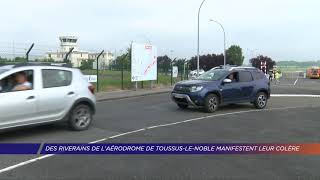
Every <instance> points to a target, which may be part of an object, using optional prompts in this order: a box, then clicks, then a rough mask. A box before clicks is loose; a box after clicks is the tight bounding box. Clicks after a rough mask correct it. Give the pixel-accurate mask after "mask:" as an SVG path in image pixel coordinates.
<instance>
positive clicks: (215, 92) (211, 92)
mask: <svg viewBox="0 0 320 180" xmlns="http://www.w3.org/2000/svg"><path fill="white" fill-rule="evenodd" d="M209 94H215V95H217V96H218V98H219V104H221V103H222V95H221V93H220V92H219V91H217V90H214V91H209V92H207V93H206V95H205V97H207V96H208V95H209Z"/></svg>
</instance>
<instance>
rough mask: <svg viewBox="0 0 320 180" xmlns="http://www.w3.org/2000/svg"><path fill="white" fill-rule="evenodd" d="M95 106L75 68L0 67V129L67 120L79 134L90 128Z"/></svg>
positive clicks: (91, 88)
mask: <svg viewBox="0 0 320 180" xmlns="http://www.w3.org/2000/svg"><path fill="white" fill-rule="evenodd" d="M95 106H96V99H95V96H94V86H92V85H91V84H90V83H88V81H87V80H86V78H85V77H84V76H83V74H82V73H81V71H80V70H79V69H75V68H69V67H63V66H59V65H57V64H56V65H50V64H34V63H25V64H18V65H0V129H7V128H13V127H20V126H27V125H35V124H42V123H49V122H57V121H67V122H68V124H69V126H70V127H71V129H73V130H77V131H81V130H85V129H87V128H88V127H89V126H90V124H91V122H92V116H93V115H94V113H95Z"/></svg>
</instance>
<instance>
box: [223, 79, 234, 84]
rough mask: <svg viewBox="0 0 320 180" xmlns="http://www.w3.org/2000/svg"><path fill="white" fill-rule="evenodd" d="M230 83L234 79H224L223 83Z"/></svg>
mask: <svg viewBox="0 0 320 180" xmlns="http://www.w3.org/2000/svg"><path fill="white" fill-rule="evenodd" d="M229 83H232V80H231V79H225V80H223V84H229Z"/></svg>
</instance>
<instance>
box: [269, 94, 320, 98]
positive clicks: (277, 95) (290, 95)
mask: <svg viewBox="0 0 320 180" xmlns="http://www.w3.org/2000/svg"><path fill="white" fill-rule="evenodd" d="M271 97H312V98H320V95H316V94H271Z"/></svg>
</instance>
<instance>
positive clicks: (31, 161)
mask: <svg viewBox="0 0 320 180" xmlns="http://www.w3.org/2000/svg"><path fill="white" fill-rule="evenodd" d="M303 107H305V106H299V107H283V108H270V109H264V110H259V109H257V110H247V111H238V112H229V113H221V114H214V115H210V116H203V117H198V118H192V119H187V120H183V121H178V122H174V123H167V124H159V125H155V126H150V127H146V128H142V129H138V130H134V131H129V132H125V133H121V134H117V135H114V136H110V137H107V138H103V139H99V140H95V141H92V142H89V143H88V144H96V143H100V142H103V141H107V140H108V139H114V138H117V137H121V136H125V135H129V134H133V133H137V132H142V131H146V130H150V129H155V128H161V127H168V126H173V125H177V124H183V123H188V122H192V121H199V120H203V119H208V118H212V117H219V116H227V115H235V114H243V113H250V112H260V111H272V110H287V109H297V108H303ZM54 155H55V154H47V155H43V156H40V157H37V158H33V159H30V160H27V161H23V162H20V163H18V164H15V165H12V166H9V167H6V168H4V169H0V174H2V173H4V172H8V171H11V170H13V169H16V168H19V167H22V166H26V165H28V164H31V163H34V162H37V161H40V160H43V159H46V158H49V157H52V156H54Z"/></svg>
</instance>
